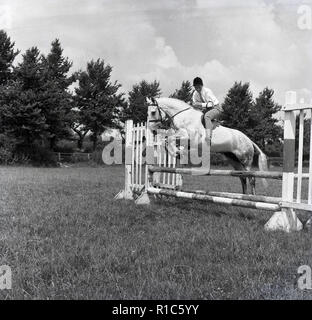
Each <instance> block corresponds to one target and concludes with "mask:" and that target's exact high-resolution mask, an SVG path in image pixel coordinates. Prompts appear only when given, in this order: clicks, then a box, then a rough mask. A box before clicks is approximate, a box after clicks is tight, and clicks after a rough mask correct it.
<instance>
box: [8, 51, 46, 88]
mask: <svg viewBox="0 0 312 320" xmlns="http://www.w3.org/2000/svg"><path fill="white" fill-rule="evenodd" d="M22 57H23V60H22V62H21V63H19V64H18V65H17V67H16V68H14V75H15V80H18V81H19V82H20V84H21V90H24V91H25V90H34V91H39V90H40V87H41V86H42V84H43V78H42V76H43V75H42V68H41V61H40V51H39V49H38V48H37V47H32V48H30V49H28V50H26V52H25V54H23V55H22Z"/></svg>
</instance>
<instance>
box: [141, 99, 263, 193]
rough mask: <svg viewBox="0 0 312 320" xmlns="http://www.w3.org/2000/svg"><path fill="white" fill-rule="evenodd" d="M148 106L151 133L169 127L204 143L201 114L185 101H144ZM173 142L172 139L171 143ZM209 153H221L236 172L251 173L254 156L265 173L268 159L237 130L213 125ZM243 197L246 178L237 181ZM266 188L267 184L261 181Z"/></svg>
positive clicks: (216, 124)
mask: <svg viewBox="0 0 312 320" xmlns="http://www.w3.org/2000/svg"><path fill="white" fill-rule="evenodd" d="M146 102H147V104H148V123H149V127H150V129H151V130H157V129H159V128H161V127H162V126H163V125H164V124H169V125H170V127H171V128H172V129H174V130H175V131H176V132H178V131H179V134H178V135H179V136H181V132H185V133H186V134H187V135H188V137H194V135H193V133H194V132H202V133H203V134H200V138H199V140H196V141H198V143H199V144H201V143H206V142H205V133H204V132H205V130H203V129H204V127H203V124H202V112H201V111H199V110H196V109H194V108H193V107H192V106H190V105H189V104H187V103H185V102H184V101H181V100H178V99H173V98H158V99H154V98H153V99H146ZM173 140H174V139H173ZM179 151H181V150H179V149H178V148H176V147H173V146H171V150H169V152H170V153H175V154H178V153H179ZM211 151H212V152H218V153H222V154H223V155H224V156H225V157H226V158H227V160H228V161H229V163H230V164H231V165H232V166H233V168H234V169H235V170H239V171H250V169H251V167H252V162H253V159H254V156H255V155H257V156H258V166H259V169H260V171H267V170H268V169H267V158H266V156H265V154H264V153H263V152H262V151H261V149H260V148H259V147H258V146H257V145H256V144H255V143H254V142H253V141H251V140H250V139H249V138H248V137H247V136H246V135H245V134H244V133H242V132H241V131H239V130H235V129H231V128H227V127H224V126H222V125H218V123H214V128H213V131H212V137H211ZM248 179H249V183H250V186H251V192H252V194H255V193H256V191H255V184H256V181H255V178H254V177H248ZM240 180H241V183H242V188H243V193H247V178H245V177H240ZM262 180H263V182H264V184H265V185H266V181H265V180H264V179H262Z"/></svg>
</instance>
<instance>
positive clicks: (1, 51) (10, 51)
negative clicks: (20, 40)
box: [0, 30, 19, 85]
mask: <svg viewBox="0 0 312 320" xmlns="http://www.w3.org/2000/svg"><path fill="white" fill-rule="evenodd" d="M14 46H15V42H12V41H11V39H10V37H8V35H7V33H6V32H5V31H3V30H0V85H3V84H5V83H6V82H7V81H8V80H9V79H10V76H11V73H12V68H13V62H14V59H15V57H16V56H17V55H18V54H19V50H16V51H15V50H14Z"/></svg>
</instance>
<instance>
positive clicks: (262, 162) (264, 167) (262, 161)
mask: <svg viewBox="0 0 312 320" xmlns="http://www.w3.org/2000/svg"><path fill="white" fill-rule="evenodd" d="M252 144H253V146H254V150H255V151H256V154H258V167H259V170H260V171H268V170H269V169H268V159H267V156H266V155H265V154H264V153H263V152H262V150H261V149H260V148H259V147H258V146H257V145H256V144H255V143H254V142H252ZM261 180H262V183H263V185H264V187H265V188H267V187H268V183H267V181H266V179H264V178H263V179H261Z"/></svg>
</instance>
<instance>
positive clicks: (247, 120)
mask: <svg viewBox="0 0 312 320" xmlns="http://www.w3.org/2000/svg"><path fill="white" fill-rule="evenodd" d="M222 108H223V113H222V116H221V119H222V120H223V122H224V125H225V126H226V127H229V128H233V129H237V130H240V131H242V132H244V133H245V134H246V135H248V136H249V135H250V133H251V131H252V130H253V126H254V119H253V118H252V113H251V111H252V108H253V99H252V93H251V92H250V90H249V83H244V84H242V83H241V82H235V83H234V85H233V87H232V88H231V89H230V90H229V92H228V94H227V96H226V97H225V99H224V102H223V104H222Z"/></svg>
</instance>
